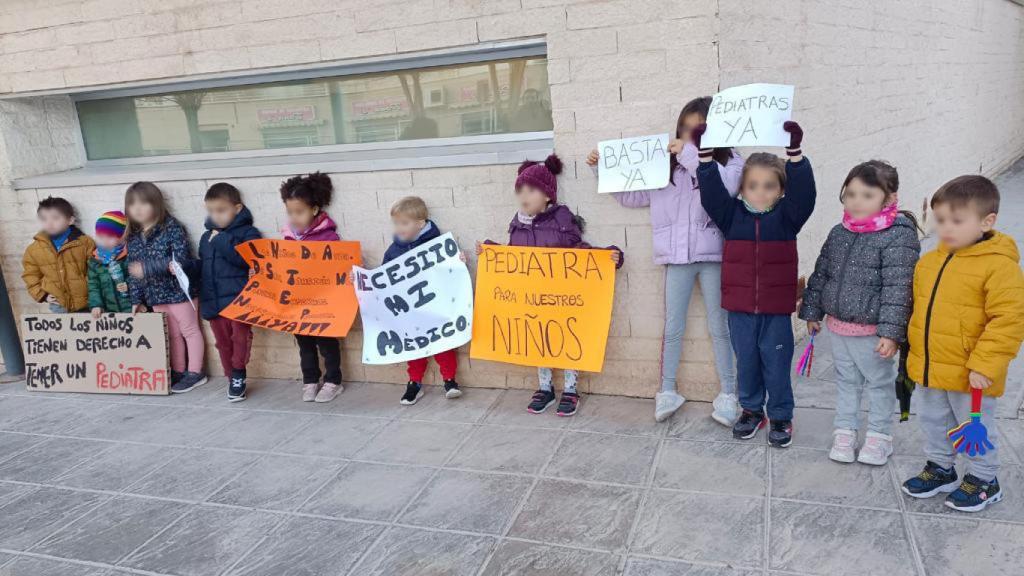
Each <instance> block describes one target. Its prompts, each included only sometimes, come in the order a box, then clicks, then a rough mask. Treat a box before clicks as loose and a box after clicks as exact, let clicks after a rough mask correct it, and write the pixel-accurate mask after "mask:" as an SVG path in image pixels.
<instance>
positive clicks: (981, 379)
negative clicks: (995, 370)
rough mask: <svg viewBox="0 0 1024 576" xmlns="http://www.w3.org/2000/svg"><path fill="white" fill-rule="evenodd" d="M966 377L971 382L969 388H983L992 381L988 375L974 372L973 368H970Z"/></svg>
mask: <svg viewBox="0 0 1024 576" xmlns="http://www.w3.org/2000/svg"><path fill="white" fill-rule="evenodd" d="M967 379H968V380H970V382H971V388H977V389H978V390H984V389H985V388H988V387H989V386H991V385H992V381H991V380H989V378H988V376H985V375H984V374H981V373H979V372H975V371H974V370H971V373H970V374H969V375H968V376H967Z"/></svg>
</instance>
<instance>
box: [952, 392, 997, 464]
mask: <svg viewBox="0 0 1024 576" xmlns="http://www.w3.org/2000/svg"><path fill="white" fill-rule="evenodd" d="M946 435H947V436H949V439H950V440H952V441H953V449H954V450H956V451H957V452H963V453H965V454H967V455H968V456H974V455H975V454H979V455H984V454H985V453H986V452H987V451H989V450H993V449H995V446H993V445H992V442H991V441H990V440H989V439H988V429H987V428H985V425H984V424H982V423H981V389H980V388H971V419H970V420H967V421H966V422H961V423H960V425H959V426H957V427H956V428H953V429H952V430H950V431H949V432H947V433H946Z"/></svg>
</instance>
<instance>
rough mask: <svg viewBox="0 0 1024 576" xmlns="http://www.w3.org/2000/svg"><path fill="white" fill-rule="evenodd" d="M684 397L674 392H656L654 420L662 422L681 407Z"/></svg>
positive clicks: (684, 401) (684, 400)
mask: <svg viewBox="0 0 1024 576" xmlns="http://www.w3.org/2000/svg"><path fill="white" fill-rule="evenodd" d="M685 403H686V398H683V397H682V395H680V394H678V393H676V392H658V393H657V394H655V396H654V421H655V422H664V421H665V420H668V417H669V416H671V415H673V414H675V413H676V410H679V409H680V408H682V407H683V404H685Z"/></svg>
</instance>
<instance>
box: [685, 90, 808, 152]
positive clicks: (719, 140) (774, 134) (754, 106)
mask: <svg viewBox="0 0 1024 576" xmlns="http://www.w3.org/2000/svg"><path fill="white" fill-rule="evenodd" d="M792 116H793V87H792V86H787V85H785V84H746V85H743V86H734V87H732V88H726V89H725V90H722V91H721V92H719V93H718V94H715V97H714V98H713V99H712V100H711V110H710V111H708V118H707V123H708V129H707V131H706V132H704V136H702V137H701V140H700V145H701V147H702V148H729V147H733V146H788V145H789V132H786V131H785V130H783V129H782V124H783V123H784V122H785V121H786V120H789V119H790V118H792Z"/></svg>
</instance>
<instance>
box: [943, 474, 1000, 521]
mask: <svg viewBox="0 0 1024 576" xmlns="http://www.w3.org/2000/svg"><path fill="white" fill-rule="evenodd" d="M1002 499H1003V491H1002V490H1000V489H999V479H998V478H993V479H992V481H991V482H985V481H984V480H982V479H981V478H978V477H977V476H975V475H973V474H965V475H964V481H963V482H962V483H961V484H960V487H959V488H957V489H956V490H954V491H953V492H952V493H950V495H949V496H946V506H949V507H950V508H952V509H953V510H959V511H961V512H981V511H982V510H984V509H985V508H987V507H988V505H989V504H995V503H996V502H999V501H1000V500H1002Z"/></svg>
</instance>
